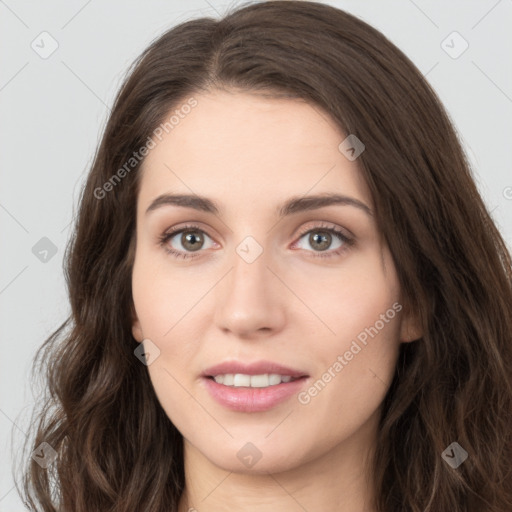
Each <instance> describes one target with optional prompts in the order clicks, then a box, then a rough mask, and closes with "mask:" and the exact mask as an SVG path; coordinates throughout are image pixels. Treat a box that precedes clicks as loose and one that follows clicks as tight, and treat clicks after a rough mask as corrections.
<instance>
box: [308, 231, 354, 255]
mask: <svg viewBox="0 0 512 512" xmlns="http://www.w3.org/2000/svg"><path fill="white" fill-rule="evenodd" d="M333 235H334V238H337V239H338V246H337V247H331V245H332V241H333ZM306 236H307V243H308V244H309V245H310V246H311V247H313V248H315V249H317V250H315V252H325V251H326V250H327V249H332V250H333V251H336V250H337V249H340V248H342V247H344V246H345V245H346V244H349V243H350V239H349V238H348V237H347V236H345V235H344V234H343V233H342V232H341V231H338V230H337V229H334V228H313V229H310V230H309V231H306V233H304V234H303V235H302V236H301V237H300V239H299V241H300V240H302V239H303V238H305V237H306Z"/></svg>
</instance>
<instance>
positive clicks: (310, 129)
mask: <svg viewBox="0 0 512 512" xmlns="http://www.w3.org/2000/svg"><path fill="white" fill-rule="evenodd" d="M192 97H193V98H194V99H195V101H196V106H195V107H194V108H192V109H186V111H187V112H188V113H187V114H182V115H181V116H179V118H178V117H176V118H175V119H178V122H177V123H176V124H173V125H172V128H169V127H168V129H167V131H166V132H164V133H163V135H161V136H160V139H161V140H158V139H154V140H155V143H156V145H155V147H154V148H153V149H151V150H150V151H149V153H148V155H147V156H146V158H145V161H144V163H143V166H142V170H141V171H142V177H141V187H140V197H139V199H140V200H141V201H143V202H146V203H147V202H149V201H150V199H151V197H154V196H155V195H158V194H161V193H162V192H168V191H174V192H182V193H198V194H204V195H208V196H213V197H217V198H222V199H223V200H225V201H233V202H236V203H238V204H239V205H243V204H245V205H247V204H248V202H249V203H250V202H251V201H253V200H254V199H256V198H261V197H264V198H266V199H267V200H273V198H274V197H275V198H276V201H277V200H278V199H277V198H283V197H289V196H291V195H305V194H308V193H310V192H311V193H315V194H316V193H325V192H328V193H333V192H338V193H343V194H350V195H352V196H354V197H356V198H358V199H360V200H362V201H365V202H366V203H367V204H369V203H370V202H371V198H370V196H369V192H368V190H367V187H366V183H365V182H364V179H363V177H362V174H361V172H360V169H359V167H358V165H357V161H350V160H348V159H347V158H346V157H345V156H344V154H343V153H342V152H340V150H339V148H338V146H339V145H340V143H341V142H342V141H343V140H344V139H345V138H346V134H344V133H343V131H342V130H341V129H340V127H339V126H338V125H337V124H336V123H335V122H334V120H333V119H332V118H331V117H330V116H329V115H328V114H327V113H326V112H325V111H324V110H322V109H321V108H320V107H318V106H316V105H312V104H310V103H307V102H305V101H303V100H299V99H289V98H279V99H276V98H266V97H265V98H264V97H261V96H258V95H255V94H250V93H239V92H237V93H231V92H224V91H222V92H220V91H218V92H213V93H208V94H196V95H193V96H192ZM187 100H188V98H185V99H184V100H183V102H182V105H184V104H185V103H186V102H187ZM176 110H178V111H179V110H180V104H178V105H176V106H175V107H174V108H173V111H172V112H175V111H176ZM172 112H171V113H169V116H166V118H169V117H170V115H171V114H172Z"/></svg>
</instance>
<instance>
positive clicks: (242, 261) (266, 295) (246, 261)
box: [214, 244, 290, 338]
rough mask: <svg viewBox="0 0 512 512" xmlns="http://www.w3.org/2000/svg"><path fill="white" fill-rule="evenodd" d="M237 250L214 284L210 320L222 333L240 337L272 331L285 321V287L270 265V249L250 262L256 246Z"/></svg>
mask: <svg viewBox="0 0 512 512" xmlns="http://www.w3.org/2000/svg"><path fill="white" fill-rule="evenodd" d="M241 245H242V244H241ZM247 247H249V250H248V251H245V252H244V249H247ZM237 249H238V252H237V251H235V252H234V254H233V256H232V258H231V263H232V266H231V268H230V270H229V272H228V274H227V275H226V276H225V277H224V279H223V280H222V282H221V283H219V285H218V286H217V287H216V296H215V308H216V309H215V315H214V321H215V323H216V325H217V326H218V328H219V329H221V330H222V331H224V332H225V333H228V332H229V333H231V334H232V335H234V336H236V337H240V338H255V337H261V336H262V335H264V336H269V335H270V334H275V333H276V332H278V331H279V330H281V329H282V328H283V326H284V323H285V320H286V318H285V313H286V311H285V302H286V300H287V289H286V287H285V285H283V283H282V281H281V280H280V279H279V278H278V277H277V276H276V274H277V273H278V272H276V270H275V269H274V268H272V267H273V266H275V265H273V264H272V262H271V255H270V251H266V250H265V249H264V250H263V252H261V254H259V255H258V256H257V257H256V259H254V260H253V261H251V260H252V257H254V256H255V253H254V251H259V250H258V247H257V246H255V245H251V244H249V245H248V246H243V245H242V247H240V246H239V247H238V248H237ZM251 251H253V254H252V255H251ZM256 254H257V253H256ZM289 293H290V292H289V291H288V294H289Z"/></svg>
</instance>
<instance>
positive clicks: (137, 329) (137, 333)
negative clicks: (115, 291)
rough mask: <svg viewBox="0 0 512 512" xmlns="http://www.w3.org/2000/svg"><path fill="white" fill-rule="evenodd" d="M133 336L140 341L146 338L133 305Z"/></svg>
mask: <svg viewBox="0 0 512 512" xmlns="http://www.w3.org/2000/svg"><path fill="white" fill-rule="evenodd" d="M132 336H133V337H134V338H135V339H136V340H137V341H138V342H139V343H140V342H142V340H143V339H144V336H143V334H142V327H141V326H140V321H139V319H138V317H137V313H136V312H135V310H134V308H133V306H132Z"/></svg>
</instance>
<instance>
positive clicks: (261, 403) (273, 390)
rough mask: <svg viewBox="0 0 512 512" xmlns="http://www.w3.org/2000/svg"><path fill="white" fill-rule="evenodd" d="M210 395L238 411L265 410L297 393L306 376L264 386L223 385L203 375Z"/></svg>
mask: <svg viewBox="0 0 512 512" xmlns="http://www.w3.org/2000/svg"><path fill="white" fill-rule="evenodd" d="M203 379H204V381H205V385H206V388H207V389H208V391H209V393H210V395H211V396H212V397H213V398H214V399H215V400H216V401H217V402H218V403H219V404H221V405H223V406H225V407H227V408H228V409H232V410H233V411H239V412H261V411H267V410H269V409H272V407H275V406H276V405H278V404H280V403H282V402H284V401H286V400H288V399H289V398H290V397H291V396H292V395H295V394H297V393H298V392H299V391H300V389H301V388H302V387H303V386H304V383H305V382H306V380H307V377H301V378H300V379H297V380H294V381H290V382H281V384H276V385H275V386H269V387H266V388H247V387H234V386H224V385H223V384H218V383H217V382H215V381H214V380H213V379H210V378H207V377H204V378H203Z"/></svg>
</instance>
